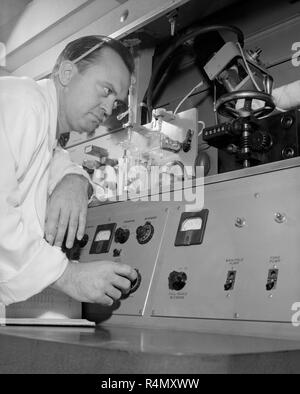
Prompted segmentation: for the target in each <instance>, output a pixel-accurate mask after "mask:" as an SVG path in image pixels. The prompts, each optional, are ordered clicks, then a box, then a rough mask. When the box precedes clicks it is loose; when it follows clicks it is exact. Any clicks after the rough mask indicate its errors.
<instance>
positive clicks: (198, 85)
mask: <svg viewBox="0 0 300 394" xmlns="http://www.w3.org/2000/svg"><path fill="white" fill-rule="evenodd" d="M202 85H203V81H200V82H199V83H197V85H196V86H194V87H193V89H192V90H190V91H189V93H188V94H187V95H186V96H184V97H183V99H182V100H181V101H180V103H179V104H178V105H177V107H176V109H175V111H174V115H176V114H177V112H178V110H179V108H180V107H181V106H182V104H183V103H184V102H185V101H186V100H187V99H188V98H189V97H190V95H191V94H193V93H194V91H195V90H196V89H197V88H200V86H202Z"/></svg>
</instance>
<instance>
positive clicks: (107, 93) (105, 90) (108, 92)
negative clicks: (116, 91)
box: [103, 87, 112, 97]
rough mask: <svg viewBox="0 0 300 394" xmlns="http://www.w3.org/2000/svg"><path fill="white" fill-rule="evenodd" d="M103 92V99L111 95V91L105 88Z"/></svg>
mask: <svg viewBox="0 0 300 394" xmlns="http://www.w3.org/2000/svg"><path fill="white" fill-rule="evenodd" d="M103 91H104V96H105V97H107V96H109V95H110V94H111V93H112V90H111V89H109V88H107V87H104V88H103Z"/></svg>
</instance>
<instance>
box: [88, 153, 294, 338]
mask: <svg viewBox="0 0 300 394" xmlns="http://www.w3.org/2000/svg"><path fill="white" fill-rule="evenodd" d="M291 161H292V163H291ZM291 161H290V162H289V164H286V168H280V167H279V164H278V163H272V164H267V165H265V166H260V168H259V169H255V168H251V169H247V170H241V171H236V172H234V173H231V174H222V175H219V176H218V177H213V178H212V179H211V180H209V179H207V182H206V185H205V193H204V196H205V201H204V208H201V209H200V210H199V211H197V210H196V211H195V210H194V211H193V212H187V210H186V207H187V206H186V205H185V204H184V203H179V202H172V203H171V202H170V203H166V202H151V201H150V202H121V203H112V204H108V205H102V206H98V207H93V208H90V209H89V214H88V225H87V232H88V235H89V238H90V241H89V242H88V244H87V245H86V247H84V248H83V251H82V257H81V261H82V262H86V261H95V260H98V259H99V260H100V259H116V261H120V260H121V261H122V262H124V263H127V264H130V265H131V266H133V267H136V268H138V270H139V272H140V273H141V277H142V280H141V285H140V288H138V289H137V290H136V291H135V292H134V293H133V294H131V295H130V297H129V298H128V299H124V300H121V302H120V304H119V305H116V306H115V309H114V310H111V314H110V316H109V318H108V321H111V322H116V323H119V322H122V323H130V324H145V325H146V326H147V325H148V326H151V327H152V326H155V325H159V326H160V325H164V326H168V325H169V324H172V326H174V327H178V328H180V329H186V328H187V329H193V330H198V329H201V327H202V326H203V324H204V322H206V323H205V327H206V329H208V330H212V331H214V330H216V331H218V332H219V331H221V332H222V331H224V330H225V331H226V330H227V331H229V332H234V327H235V326H236V327H238V324H239V323H241V322H243V324H244V328H243V330H244V331H245V332H247V333H255V332H256V333H258V334H260V333H263V332H264V334H265V335H268V327H269V326H270V325H272V327H273V325H274V324H275V326H276V327H277V328H276V330H277V331H276V332H280V335H281V336H282V335H284V334H285V333H286V332H289V331H290V330H293V329H294V331H292V332H293V335H294V334H295V335H296V336H297V330H296V329H295V328H294V327H293V326H292V323H291V318H292V315H293V313H294V312H293V311H292V305H293V304H294V303H295V302H297V301H299V300H300V286H299V278H300V264H299V255H300V242H299V237H300V222H299V220H298V219H299V217H300V205H299V202H298V199H299V197H298V196H299V192H300V187H299V182H298V179H299V176H300V168H299V165H300V162H299V159H292V160H291ZM166 206H167V208H166ZM147 222H151V225H152V226H153V234H152V236H151V239H150V240H149V242H147V243H143V242H138V240H137V233H138V231H137V229H138V228H139V226H141V225H145V223H147ZM108 223H115V227H114V234H113V235H112V242H111V245H110V250H109V251H108V252H107V253H104V254H102V255H101V254H98V255H97V254H94V253H91V243H92V242H93V239H94V238H95V232H96V231H97V229H98V228H99V227H98V226H99V225H104V224H108ZM120 228H122V230H123V232H120ZM148 230H149V229H148ZM145 231H146V230H145ZM150 233H151V231H150V232H148V235H149V234H150ZM127 235H129V236H128V239H127V240H125V239H126V237H127ZM118 237H120V238H119V241H117V238H118ZM149 237H150V235H149ZM193 240H194V241H195V242H192V241H193ZM120 241H121V242H120ZM123 241H124V242H123ZM117 250H118V251H120V255H119V256H118V257H115V255H114V254H115V252H116V251H117ZM84 311H85V317H87V318H89V319H92V320H96V321H103V320H106V319H107V310H106V311H105V310H103V308H102V309H101V308H100V307H98V306H95V305H91V304H86V305H85V308H84ZM105 314H106V317H104V316H105ZM116 315H119V316H118V318H117V319H116ZM121 315H122V316H121ZM132 315H136V316H137V317H136V318H134V317H132ZM226 322H227V323H229V327H228V326H226ZM253 323H254V324H253ZM259 323H263V327H264V328H263V329H262V327H261V326H260V325H259ZM254 326H255V327H256V329H254ZM225 327H227V328H225ZM259 327H260V328H259ZM243 330H241V331H243ZM261 330H262V331H261ZM273 331H274V329H272V332H273ZM270 332H271V331H270Z"/></svg>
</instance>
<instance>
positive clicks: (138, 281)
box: [129, 268, 142, 294]
mask: <svg viewBox="0 0 300 394" xmlns="http://www.w3.org/2000/svg"><path fill="white" fill-rule="evenodd" d="M135 270H136V273H137V278H136V280H134V281H133V282H132V283H131V287H130V290H129V294H132V293H134V292H135V291H137V289H138V288H139V287H140V284H141V281H142V275H141V274H140V271H139V270H138V269H137V268H136V269H135Z"/></svg>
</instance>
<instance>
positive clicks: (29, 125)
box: [0, 36, 136, 305]
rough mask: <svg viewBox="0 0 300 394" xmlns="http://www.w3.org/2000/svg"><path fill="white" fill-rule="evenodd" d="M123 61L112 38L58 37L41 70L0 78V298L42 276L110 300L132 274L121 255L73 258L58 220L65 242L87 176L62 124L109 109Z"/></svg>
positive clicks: (122, 85) (79, 231) (27, 289)
mask: <svg viewBox="0 0 300 394" xmlns="http://www.w3.org/2000/svg"><path fill="white" fill-rule="evenodd" d="M133 68H134V66H133V59H132V57H131V55H130V53H129V52H128V51H127V49H126V48H125V47H123V46H122V44H121V43H119V42H117V41H114V40H110V39H107V38H104V37H101V36H89V37H83V38H81V39H78V40H76V41H74V42H72V43H70V44H68V45H67V47H66V48H65V50H64V51H63V52H62V54H61V55H60V56H59V58H58V60H57V62H56V65H55V67H54V70H53V75H52V78H51V79H45V80H41V81H38V82H36V81H33V80H31V79H29V78H16V77H3V78H0V302H2V303H4V304H6V305H8V304H11V303H14V302H19V301H23V300H25V299H28V298H29V297H31V296H33V295H34V294H37V293H39V292H40V291H42V290H43V289H44V288H46V287H48V286H50V285H51V286H52V287H54V288H56V289H58V290H60V291H62V292H64V293H66V294H68V295H69V296H71V297H73V298H74V299H77V300H79V301H82V302H97V303H101V304H103V305H111V304H112V303H113V301H114V300H117V299H119V298H120V297H121V295H122V292H126V291H127V290H128V289H129V288H130V283H131V281H133V280H135V279H136V271H135V270H134V269H132V268H131V267H130V266H128V265H124V264H118V263H114V262H109V261H103V262H101V263H100V262H93V263H85V264H75V263H72V262H70V261H68V259H67V257H66V256H65V254H64V253H62V251H61V248H60V247H61V245H62V241H63V238H64V235H65V233H66V230H67V229H68V235H67V241H66V244H67V247H71V246H72V244H73V241H74V237H75V235H76V236H77V238H78V239H81V238H82V236H83V235H84V227H85V217H86V210H87V202H88V186H89V182H88V180H87V179H86V178H85V176H84V175H83V170H82V169H81V168H80V167H79V166H77V165H75V164H74V163H72V162H71V161H70V159H69V157H68V153H67V152H66V151H65V150H63V149H61V148H59V147H58V146H57V140H58V139H59V137H60V136H61V135H62V134H64V133H68V132H70V131H72V130H73V131H76V132H79V133H83V132H88V133H89V132H93V131H94V130H95V129H96V128H97V127H98V126H99V124H100V123H101V122H103V121H104V120H105V119H106V117H107V116H109V115H111V113H112V111H113V108H114V107H115V106H116V105H117V104H118V102H119V101H124V100H125V99H126V97H127V92H128V88H129V84H130V77H131V74H132V72H133ZM47 201H48V204H47Z"/></svg>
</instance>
